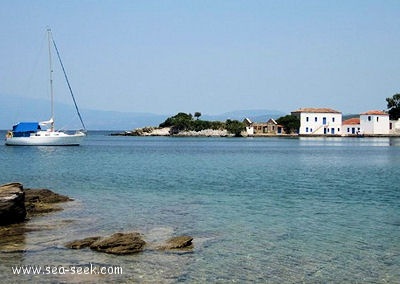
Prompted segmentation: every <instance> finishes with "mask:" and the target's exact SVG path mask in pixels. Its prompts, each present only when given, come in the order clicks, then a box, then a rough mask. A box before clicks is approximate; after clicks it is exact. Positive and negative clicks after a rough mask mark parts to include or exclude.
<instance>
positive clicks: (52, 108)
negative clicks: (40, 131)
mask: <svg viewBox="0 0 400 284" xmlns="http://www.w3.org/2000/svg"><path fill="white" fill-rule="evenodd" d="M51 38H52V36H51V29H47V39H48V46H49V72H50V74H49V79H50V100H51V118H50V120H51V127H50V130H51V131H54V88H53V62H52V60H51Z"/></svg>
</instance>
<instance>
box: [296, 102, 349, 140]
mask: <svg viewBox="0 0 400 284" xmlns="http://www.w3.org/2000/svg"><path fill="white" fill-rule="evenodd" d="M292 115H293V116H296V117H297V118H299V120H300V129H299V134H300V135H341V133H342V113H341V112H340V111H337V110H333V109H330V108H300V109H298V110H295V111H292Z"/></svg>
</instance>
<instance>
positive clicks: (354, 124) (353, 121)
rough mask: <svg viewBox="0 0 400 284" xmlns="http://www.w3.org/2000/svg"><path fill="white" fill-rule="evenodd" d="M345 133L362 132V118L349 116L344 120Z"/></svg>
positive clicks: (357, 133)
mask: <svg viewBox="0 0 400 284" xmlns="http://www.w3.org/2000/svg"><path fill="white" fill-rule="evenodd" d="M342 134H343V135H350V136H351V135H359V134H361V125H360V118H358V117H355V118H349V119H346V120H344V121H343V125H342Z"/></svg>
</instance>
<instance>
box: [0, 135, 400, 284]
mask: <svg viewBox="0 0 400 284" xmlns="http://www.w3.org/2000/svg"><path fill="white" fill-rule="evenodd" d="M106 134H107V133H102V132H93V133H89V136H88V137H87V139H86V140H85V141H84V143H83V144H82V145H81V146H79V147H7V146H0V157H1V159H0V183H7V182H11V181H18V182H21V183H22V184H23V185H24V187H26V188H49V189H52V190H54V191H55V192H58V193H61V194H65V195H68V196H69V197H71V198H73V199H74V201H73V202H68V203H65V204H63V205H62V206H63V208H64V210H63V211H60V212H56V213H51V214H48V215H44V216H40V217H36V218H34V219H32V220H31V221H29V222H28V223H27V224H26V226H27V229H28V230H27V231H28V232H26V233H25V235H24V236H23V238H22V240H21V241H20V242H19V243H15V244H3V245H2V247H0V274H1V276H2V278H3V280H4V281H6V282H11V283H19V282H23V281H29V282H37V283H42V282H48V283H55V282H63V283H71V282H74V283H80V282H93V283H95V282H109V283H113V282H123V283H132V282H136V283H177V282H187V283H216V282H217V283H246V282H256V283H299V282H300V283H302V282H304V283H328V282H331V283H332V282H334V283H349V282H351V283H399V282H400V184H399V181H400V140H399V139H398V138H291V139H289V138H188V137H187V138H177V137H115V136H108V135H106ZM132 231H136V232H140V233H141V234H143V236H144V238H145V240H146V242H147V243H149V244H159V243H162V242H163V241H164V240H166V239H168V238H170V237H172V236H179V235H190V236H192V237H193V238H194V241H193V243H194V249H193V250H192V251H186V252H169V251H156V250H151V249H147V250H145V251H144V252H142V253H139V254H135V255H128V256H115V255H108V254H104V253H99V252H93V251H91V250H90V249H83V250H71V249H67V248H65V246H64V245H65V243H67V242H69V241H72V240H76V239H82V238H85V237H89V236H98V235H99V236H109V235H111V234H113V233H115V232H132ZM88 264H95V265H103V266H111V265H114V266H120V267H121V268H122V272H123V274H122V275H77V274H74V275H72V274H71V273H69V274H68V273H66V274H51V273H50V274H41V275H15V274H14V273H13V271H12V267H14V266H18V265H37V266H46V265H52V266H57V267H68V266H71V265H78V266H79V265H80V266H85V265H88Z"/></svg>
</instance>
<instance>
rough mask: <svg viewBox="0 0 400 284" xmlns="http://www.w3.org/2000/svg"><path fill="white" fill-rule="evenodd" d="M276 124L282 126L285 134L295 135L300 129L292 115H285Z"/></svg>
mask: <svg viewBox="0 0 400 284" xmlns="http://www.w3.org/2000/svg"><path fill="white" fill-rule="evenodd" d="M276 122H277V123H278V124H280V125H282V126H283V129H285V132H286V133H287V134H290V133H296V132H298V131H299V128H300V120H299V119H298V118H297V117H296V116H294V115H290V114H288V115H285V116H282V117H280V118H278V119H277V120H276Z"/></svg>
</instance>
